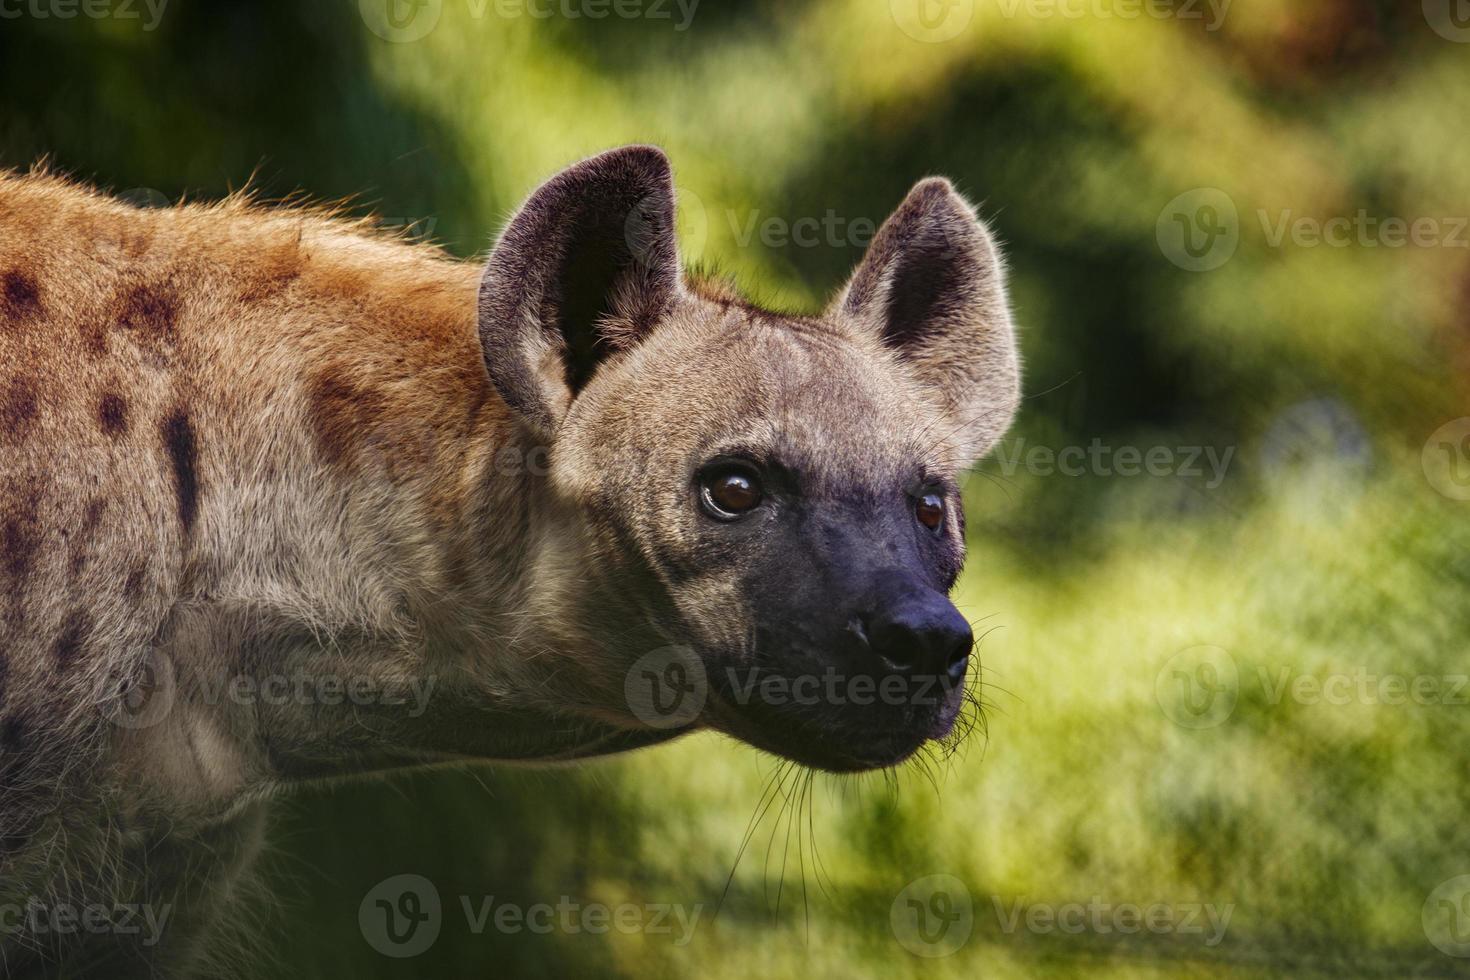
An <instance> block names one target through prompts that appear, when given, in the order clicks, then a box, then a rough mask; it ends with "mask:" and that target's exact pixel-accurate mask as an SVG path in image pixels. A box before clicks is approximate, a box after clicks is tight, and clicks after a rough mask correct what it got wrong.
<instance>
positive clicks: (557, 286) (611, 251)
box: [479, 146, 680, 435]
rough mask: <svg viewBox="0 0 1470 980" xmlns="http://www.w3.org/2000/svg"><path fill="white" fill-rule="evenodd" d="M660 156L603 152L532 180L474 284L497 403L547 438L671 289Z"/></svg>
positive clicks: (670, 206)
mask: <svg viewBox="0 0 1470 980" xmlns="http://www.w3.org/2000/svg"><path fill="white" fill-rule="evenodd" d="M679 289H680V285H679V260H678V249H677V245H676V242H675V235H674V184H673V173H672V170H671V168H670V166H669V161H668V158H667V157H666V156H664V154H663V152H662V151H661V150H659V149H657V148H656V147H652V146H627V147H623V148H621V149H617V150H610V151H608V152H606V153H602V154H600V155H598V156H595V157H592V158H590V159H588V160H584V161H582V162H581V163H578V164H576V165H574V166H572V167H569V168H567V169H566V170H563V171H562V172H561V173H559V174H557V175H556V176H555V177H553V178H551V179H550V180H549V181H547V182H546V183H545V184H543V185H542V186H541V187H540V188H538V189H537V190H536V191H535V192H534V193H533V194H532V195H531V196H530V197H529V198H528V199H527V200H526V202H525V204H523V205H522V206H521V208H520V209H519V210H518V211H517V212H516V214H515V216H514V217H513V218H512V219H511V221H510V224H509V225H508V226H507V227H506V229H505V232H504V233H503V234H502V235H501V237H500V240H499V241H498V242H497V243H496V245H495V248H494V250H493V251H492V252H491V254H490V259H489V261H488V263H487V264H486V267H485V273H484V276H483V278H482V279H481V283H480V300H479V328H480V343H481V347H482V349H483V352H484V356H485V365H486V368H487V369H488V370H489V373H490V379H491V381H492V382H494V384H495V386H496V388H497V390H498V391H499V392H500V394H501V397H503V398H504V399H505V400H506V402H507V403H508V404H509V405H510V406H511V407H512V408H513V409H515V410H516V411H517V412H518V413H520V415H521V416H522V417H523V418H524V419H525V420H526V421H527V422H528V423H530V424H531V425H532V426H533V427H535V428H537V429H539V430H541V431H542V432H543V433H544V434H546V435H550V433H551V432H552V431H553V430H554V429H555V427H556V424H557V423H558V422H559V421H560V419H561V418H562V416H564V415H565V413H566V410H567V407H568V406H569V405H570V403H571V400H572V399H573V398H574V397H575V396H576V394H577V392H579V391H580V390H581V389H582V388H583V387H584V386H585V385H586V384H587V382H588V381H589V380H591V378H592V376H593V374H594V373H595V372H596V370H597V367H598V365H599V364H601V363H602V361H603V360H605V359H606V358H607V357H608V356H609V355H610V354H612V353H615V352H617V351H619V350H624V349H627V348H628V347H631V346H632V345H634V344H636V343H637V342H638V341H639V340H640V339H641V338H642V337H644V336H646V335H647V334H648V332H649V331H650V330H651V329H652V327H653V325H654V324H655V323H656V322H657V321H658V320H659V319H660V318H661V317H663V316H664V315H665V314H666V313H667V312H668V310H669V308H670V307H671V306H672V305H673V303H674V301H675V299H676V298H677V295H678V291H679Z"/></svg>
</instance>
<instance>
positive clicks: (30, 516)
mask: <svg viewBox="0 0 1470 980" xmlns="http://www.w3.org/2000/svg"><path fill="white" fill-rule="evenodd" d="M40 543H41V535H40V529H39V528H38V527H37V526H36V513H35V509H34V505H32V506H31V507H30V508H27V509H24V510H22V511H21V513H20V514H18V515H16V516H14V517H11V518H9V519H8V520H7V521H6V522H5V525H4V527H0V567H3V568H4V569H5V571H6V573H7V574H8V575H9V576H10V579H11V581H12V582H14V583H16V584H17V585H19V584H21V583H23V582H24V581H25V579H26V576H27V575H29V574H30V570H31V562H32V561H33V560H34V559H35V556H36V549H37V548H38V547H39V546H40ZM16 591H17V594H18V593H19V591H20V590H19V589H17V590H16Z"/></svg>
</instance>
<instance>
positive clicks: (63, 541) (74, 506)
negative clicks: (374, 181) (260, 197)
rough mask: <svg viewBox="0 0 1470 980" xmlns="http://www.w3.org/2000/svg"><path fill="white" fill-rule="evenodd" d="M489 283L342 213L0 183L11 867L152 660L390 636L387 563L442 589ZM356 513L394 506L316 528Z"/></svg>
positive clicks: (95, 756) (474, 421)
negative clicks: (428, 571)
mask: <svg viewBox="0 0 1470 980" xmlns="http://www.w3.org/2000/svg"><path fill="white" fill-rule="evenodd" d="M478 278H479V270H478V268H477V267H475V266H474V265H471V264H462V263H459V262H457V261H454V260H453V259H451V258H450V257H449V256H447V255H446V254H445V253H443V252H442V251H441V250H439V249H437V248H434V247H432V246H427V245H421V244H413V243H410V242H407V241H404V240H401V239H400V238H399V237H397V236H395V235H393V234H390V233H386V232H380V231H377V230H375V229H374V228H373V226H372V225H371V224H370V223H368V222H362V221H352V220H347V219H344V218H341V217H338V216H335V215H333V214H332V213H331V212H329V211H325V210H320V209H308V208H294V207H293V208H275V207H266V206H262V205H259V204H257V203H254V202H252V201H251V200H249V199H248V198H246V197H244V196H237V197H233V198H231V199H229V200H226V201H224V202H222V203H217V204H209V205H195V204H189V205H180V206H177V207H168V208H139V207H134V206H131V205H129V204H127V203H124V202H121V201H118V200H115V199H113V198H110V197H108V196H106V195H104V194H101V193H98V192H96V191H92V190H89V189H87V188H84V187H81V186H78V185H76V184H74V183H72V182H70V181H67V180H64V179H62V178H59V177H56V176H52V175H48V174H44V173H32V174H27V175H20V174H5V173H0V801H3V803H0V866H5V865H6V864H7V862H8V861H10V860H12V859H14V860H20V859H21V858H22V857H23V856H24V855H23V852H24V850H25V848H26V845H27V844H28V843H29V842H30V841H31V840H32V839H33V837H35V835H36V834H38V833H39V832H40V831H42V830H43V829H44V827H45V824H46V822H47V821H48V820H51V819H56V818H59V814H58V813H57V812H55V807H56V805H57V804H58V803H59V801H60V800H61V799H62V798H63V796H64V795H65V792H64V791H63V790H61V788H60V787H59V786H58V779H59V778H60V774H62V773H66V774H68V775H67V778H69V779H75V780H78V781H79V782H81V783H86V782H88V781H89V780H93V785H94V786H96V787H98V791H99V792H101V791H102V787H103V785H104V784H105V782H106V779H102V781H101V782H96V781H95V779H94V777H96V778H100V777H99V775H98V774H99V773H103V774H105V773H107V772H108V767H109V766H114V765H115V760H114V759H113V758H112V756H111V755H110V753H111V751H112V750H111V744H112V743H113V742H115V741H116V740H117V739H118V738H119V737H120V732H119V730H118V729H117V728H116V726H112V725H109V724H108V723H107V721H106V711H105V708H106V704H107V702H108V701H109V699H114V698H117V697H119V696H120V695H119V692H121V691H126V690H127V688H128V685H129V684H131V683H134V682H136V681H137V680H138V677H139V676H140V674H139V671H140V670H141V669H142V668H143V666H144V658H145V657H146V656H147V655H148V652H149V651H150V650H154V649H157V648H159V647H160V646H168V645H169V644H174V645H177V643H178V641H179V637H180V635H181V634H182V633H183V632H184V631H186V630H189V629H192V630H193V631H194V632H195V633H196V634H199V635H209V634H212V633H216V632H218V633H221V634H227V635H228V639H227V640H226V639H223V638H222V639H221V641H220V646H221V648H223V647H224V646H227V645H228V646H231V647H233V648H234V649H235V651H236V652H237V653H239V652H243V651H244V650H245V649H246V648H247V647H248V646H249V643H248V638H249V635H250V634H251V631H254V630H261V629H262V626H261V624H272V623H280V624H286V623H293V624H297V625H300V624H302V623H305V624H306V628H308V629H311V628H316V627H318V626H320V625H322V624H330V625H331V626H332V627H333V628H343V627H349V626H352V625H363V626H365V627H366V628H375V627H377V626H379V625H381V624H382V623H383V622H385V621H388V620H391V619H392V618H393V617H394V616H396V615H397V614H398V612H399V610H400V609H401V607H402V604H403V601H404V598H403V596H402V595H400V594H398V593H396V592H395V591H394V588H393V586H392V585H391V584H389V583H391V582H392V581H394V580H422V579H423V575H422V574H421V571H422V570H421V569H415V570H414V574H412V575H408V574H395V573H394V571H393V569H392V568H384V567H383V562H400V563H402V562H410V563H413V562H417V563H424V562H438V563H440V564H442V565H443V566H444V569H446V570H445V571H443V572H442V574H445V575H447V574H449V572H448V571H447V569H449V568H451V567H452V566H453V564H454V559H453V556H452V555H450V554H445V553H441V552H450V551H452V550H453V548H454V547H456V546H462V543H461V542H460V541H459V540H458V539H456V538H453V535H451V534H448V533H447V532H446V525H447V524H448V522H449V521H450V516H449V515H454V514H457V513H460V512H461V511H462V510H463V508H462V506H461V503H462V501H461V499H460V498H461V497H462V496H463V495H464V494H467V493H469V492H470V491H469V488H468V480H465V479H459V478H458V477H457V475H456V474H457V473H458V472H460V471H462V470H463V465H464V461H463V460H462V459H459V458H457V456H456V451H455V449H454V446H456V445H462V444H463V442H464V440H465V436H466V435H467V434H468V433H471V432H481V431H483V432H486V433H488V432H489V431H490V430H493V429H495V428H497V427H499V426H504V425H505V424H507V423H506V420H505V417H504V412H503V411H498V410H497V404H498V403H497V402H496V401H495V399H493V398H492V397H491V388H490V386H489V383H488V380H487V379H486V377H485V374H484V368H483V366H482V362H481V359H480V356H479V353H478V341H477V337H476V321H475V291H476V288H477V285H478ZM410 382H411V383H410ZM483 441H484V443H485V444H487V445H488V444H490V442H491V441H492V440H491V439H489V438H488V437H487V438H486V439H484V440H483ZM440 464H444V465H443V467H442V468H441V466H440ZM451 466H452V467H455V468H457V469H456V470H455V472H449V471H448V467H451ZM369 470H371V471H372V472H371V473H370V474H368V475H370V476H372V477H373V478H374V480H372V481H370V480H365V479H364V474H365V473H366V472H367V471H369ZM436 470H437V472H436ZM374 481H376V482H374ZM388 485H391V486H392V488H393V489H392V492H389V490H388ZM374 487H378V488H379V489H378V490H376V491H375V490H374V489H373V488H374ZM405 490H406V491H407V492H404V491H405ZM374 493H377V494H378V495H379V496H380V497H381V498H382V499H384V500H386V499H389V498H391V500H392V501H393V502H394V503H393V504H392V505H391V506H389V505H387V504H382V500H378V501H376V502H375V501H374V500H373V499H372V498H373V495H374ZM344 501H355V502H356V505H358V506H361V507H363V508H368V507H374V506H377V505H379V504H381V506H378V507H377V511H376V512H375V513H376V518H377V520H378V525H377V527H376V528H375V531H374V533H373V534H372V535H364V536H359V537H358V538H350V537H349V538H347V539H345V540H344V538H343V537H342V536H341V535H328V534H326V533H324V532H323V530H322V529H323V528H334V529H340V528H341V525H342V520H341V515H342V514H343V512H344V506H343V502H344ZM394 508H397V509H396V510H395V509H394ZM436 521H437V522H438V523H437V524H436V523H435V522H436ZM425 539H434V540H436V541H441V542H443V541H449V542H450V543H449V544H446V545H442V546H441V548H440V551H438V552H433V553H430V550H429V549H425V548H423V547H418V548H414V547H413V546H412V544H413V542H419V543H420V544H421V543H422V542H423V541H424V540H425ZM451 539H453V540H451ZM386 552H391V555H385V553H386ZM348 557H354V558H358V559H361V560H362V564H363V565H364V566H366V567H369V568H372V567H377V568H379V569H380V570H382V572H383V574H381V575H380V576H377V577H374V576H373V575H372V574H369V573H366V572H364V573H361V574H359V575H358V576H357V577H356V578H355V579H354V578H352V576H351V574H350V572H349V570H348V569H346V568H345V567H344V560H345V559H346V558H348ZM378 559H381V561H379V560H378ZM265 569H270V574H267V573H266V572H265V571H264V570H265ZM283 577H286V578H292V579H295V580H297V581H300V582H303V583H306V586H305V587H304V588H303V590H301V591H300V592H299V593H297V594H293V595H290V596H282V595H281V590H280V589H279V588H278V586H277V585H276V584H275V583H278V582H279V581H280V579H281V578H283ZM430 579H431V580H432V575H431V576H430ZM288 607H289V608H288ZM205 609H208V610H211V611H212V612H211V613H210V614H209V616H210V617H213V616H215V615H216V612H217V611H220V610H224V611H225V612H226V613H227V614H228V615H229V617H230V619H229V623H230V625H229V626H228V627H226V625H224V624H223V622H222V621H221V620H219V619H217V618H202V617H203V614H202V613H201V610H205ZM283 628H284V627H283ZM215 652H217V651H215V650H214V649H213V648H212V647H211V646H209V645H208V644H205V645H202V646H201V647H200V650H199V655H200V656H209V655H211V654H212V653H215ZM119 778H121V777H119Z"/></svg>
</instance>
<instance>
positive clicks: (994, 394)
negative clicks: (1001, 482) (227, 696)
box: [833, 177, 1021, 466]
mask: <svg viewBox="0 0 1470 980" xmlns="http://www.w3.org/2000/svg"><path fill="white" fill-rule="evenodd" d="M833 305H834V307H835V308H836V310H838V311H839V312H840V313H841V315H843V316H844V317H847V318H850V319H852V320H855V321H856V323H857V325H858V327H859V329H863V330H866V331H868V332H870V333H872V334H873V335H875V336H877V337H878V338H879V339H880V340H881V341H882V343H883V345H884V346H885V347H887V348H889V349H890V350H892V351H893V352H894V353H895V354H896V355H897V357H898V359H899V361H900V362H901V363H902V364H903V365H904V367H905V368H906V369H907V370H908V371H910V372H912V374H913V375H914V376H915V377H916V378H917V379H918V380H919V381H920V382H921V383H922V384H924V386H925V387H927V388H928V389H929V390H930V391H931V392H933V394H934V395H935V396H936V397H937V399H938V400H939V402H940V404H942V405H943V407H944V408H945V409H946V410H947V411H948V413H949V415H950V422H951V435H952V437H953V441H954V443H955V446H956V451H957V453H958V454H959V455H960V456H961V457H963V458H962V459H961V460H960V461H961V462H963V463H964V464H965V465H967V466H968V465H970V464H971V463H973V462H974V461H975V460H976V459H978V458H979V457H980V456H981V455H983V454H984V453H985V451H986V450H987V449H989V448H990V447H991V446H992V445H993V444H994V443H995V441H996V440H997V439H999V438H1000V437H1001V436H1002V435H1003V434H1004V433H1005V430H1006V429H1007V428H1008V427H1009V426H1010V424H1011V418H1012V416H1014V415H1015V412H1016V405H1017V403H1018V400H1019V397H1020V382H1021V370H1020V361H1019V360H1018V358H1017V354H1016V340H1015V331H1014V329H1013V327H1012V325H1011V314H1010V308H1009V304H1008V302H1007V300H1006V289H1005V268H1004V266H1003V265H1002V263H1001V258H1000V251H999V249H998V248H997V247H996V245H995V241H994V240H993V239H992V237H991V235H990V232H989V231H988V230H987V229H986V227H985V225H984V223H983V222H981V220H980V219H979V218H978V217H977V216H976V214H975V209H974V208H973V207H971V206H970V204H969V202H968V201H966V200H965V199H964V198H963V197H961V196H960V195H959V193H958V192H957V191H955V189H954V187H953V186H952V185H951V184H950V182H949V181H947V180H945V179H943V178H942V177H930V178H928V179H927V180H922V181H920V182H919V183H918V184H916V185H915V186H914V188H913V190H911V191H909V194H908V197H906V198H905V199H904V202H903V203H902V204H901V205H899V208H898V210H897V211H895V212H894V213H893V215H892V217H890V218H889V219H888V220H887V221H885V222H884V223H883V227H882V228H880V229H879V230H878V234H877V235H876V236H874V238H873V241H872V244H871V245H869V246H868V254H867V255H866V256H865V257H864V258H863V261H862V262H861V264H859V265H858V268H857V271H856V272H855V273H853V276H852V279H851V280H850V281H849V282H848V284H847V288H846V289H845V290H843V292H842V294H841V295H840V296H838V297H837V300H836V302H835V303H834V304H833Z"/></svg>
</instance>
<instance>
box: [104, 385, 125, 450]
mask: <svg viewBox="0 0 1470 980" xmlns="http://www.w3.org/2000/svg"><path fill="white" fill-rule="evenodd" d="M97 421H98V423H100V424H101V426H102V431H103V432H104V433H106V435H107V436H108V437H109V438H112V439H117V438H120V437H121V436H123V435H126V434H127V431H128V403H127V401H126V400H125V399H124V398H123V397H122V396H121V395H119V394H118V393H117V392H114V391H109V392H108V393H107V394H105V395H103V396H102V401H100V402H98V404H97Z"/></svg>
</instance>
